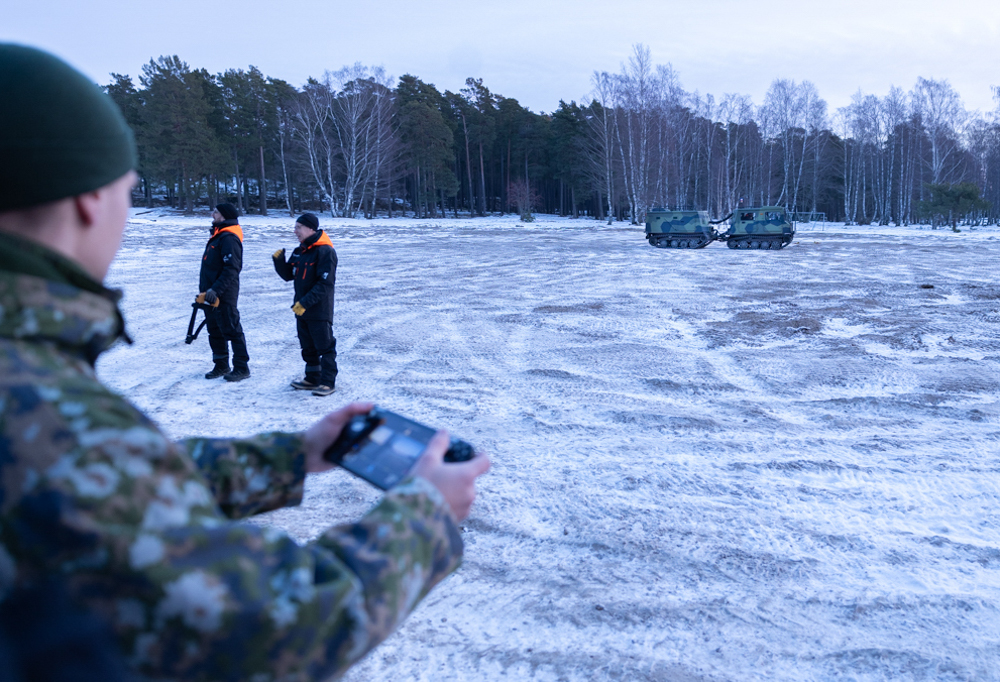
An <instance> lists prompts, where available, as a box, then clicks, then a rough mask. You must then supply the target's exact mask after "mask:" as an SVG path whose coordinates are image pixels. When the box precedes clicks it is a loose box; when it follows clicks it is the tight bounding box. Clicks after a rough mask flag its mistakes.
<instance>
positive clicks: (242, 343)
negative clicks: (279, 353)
mask: <svg viewBox="0 0 1000 682" xmlns="http://www.w3.org/2000/svg"><path fill="white" fill-rule="evenodd" d="M238 218H239V213H238V211H237V210H236V207H235V206H233V205H232V204H219V205H218V206H216V207H215V210H214V211H212V236H211V237H210V238H209V240H208V244H206V245H205V255H204V256H202V258H201V276H200V278H199V285H198V286H199V288H200V290H201V292H202V294H203V295H204V302H205V303H208V304H209V305H215V303H216V301H218V303H219V305H218V307H215V308H211V309H209V310H208V311H206V313H205V319H206V320H207V322H208V324H207V325H206V326H207V327H208V345H209V346H211V348H212V360H213V361H214V362H215V367H214V368H213V369H212V371H211V372H209V373H208V374H206V375H205V378H206V379H216V378H218V377H223V378H225V380H226V381H243V380H244V379H246V378H247V377H249V376H250V367H249V364H248V363H249V362H250V355H249V354H248V353H247V341H246V337H245V336H244V335H243V326H242V325H241V324H240V311H239V310H238V309H237V307H236V304H237V303H238V301H239V297H240V270H242V269H243V229H242V228H241V227H240V224H239V220H238ZM199 300H201V296H199ZM230 343H231V344H232V345H233V369H232V371H230V369H229V344H230Z"/></svg>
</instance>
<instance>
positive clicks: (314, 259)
mask: <svg viewBox="0 0 1000 682" xmlns="http://www.w3.org/2000/svg"><path fill="white" fill-rule="evenodd" d="M295 236H296V237H297V238H298V240H299V245H298V246H297V247H296V248H295V250H294V251H292V255H291V257H290V258H289V259H288V261H287V262H286V261H285V250H284V249H278V250H277V251H275V252H274V255H273V258H274V269H275V271H277V273H278V276H279V277H281V279H283V280H285V281H286V282H288V281H290V280H294V282H295V303H294V304H293V305H292V311H294V312H295V315H296V317H297V318H298V319H297V320H296V321H295V322H296V325H295V326H296V331H297V332H298V335H299V345H300V346H301V347H302V359H303V360H305V363H306V376H305V378H304V379H298V380H296V381H293V382H292V388H295V389H297V390H300V391H312V394H313V395H318V396H327V395H330V394H331V393H333V391H334V384H335V383H336V381H337V339H335V338H334V337H333V285H334V283H335V282H336V279H337V252H336V251H335V250H334V248H333V244H332V243H331V242H330V237H328V236H327V234H326V233H325V232H323V230H321V229H319V218H317V217H316V216H315V215H313V214H312V213H304V214H303V215H301V216H299V217H298V218H297V219H296V221H295Z"/></svg>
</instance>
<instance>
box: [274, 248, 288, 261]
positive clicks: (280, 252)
mask: <svg viewBox="0 0 1000 682" xmlns="http://www.w3.org/2000/svg"><path fill="white" fill-rule="evenodd" d="M271 258H273V259H274V260H278V259H281V260H285V250H284V249H278V250H277V251H275V252H274V253H272V254H271Z"/></svg>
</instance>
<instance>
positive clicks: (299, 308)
mask: <svg viewBox="0 0 1000 682" xmlns="http://www.w3.org/2000/svg"><path fill="white" fill-rule="evenodd" d="M305 311H306V309H305V308H304V307H302V304H301V303H299V302H298V301H296V302H295V305H293V306H292V312H293V313H295V314H296V315H297V316H299V317H301V316H302V313H304V312H305Z"/></svg>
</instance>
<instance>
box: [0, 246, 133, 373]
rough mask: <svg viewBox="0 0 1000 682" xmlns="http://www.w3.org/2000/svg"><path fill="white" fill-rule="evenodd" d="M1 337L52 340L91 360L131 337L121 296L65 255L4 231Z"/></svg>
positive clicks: (0, 270) (0, 260) (0, 276)
mask: <svg viewBox="0 0 1000 682" xmlns="http://www.w3.org/2000/svg"><path fill="white" fill-rule="evenodd" d="M0 250H2V251H3V252H4V256H2V257H0V338H8V339H12V340H19V341H28V342H34V343H54V344H57V345H58V346H60V347H61V349H62V350H63V352H67V353H69V354H71V355H77V356H79V357H82V358H83V359H85V360H86V361H87V362H88V363H90V364H91V365H93V364H94V362H95V361H96V360H97V356H98V355H100V354H101V353H102V352H104V351H105V350H107V349H108V348H110V347H111V346H112V345H113V344H114V343H115V342H116V341H117V340H118V339H119V338H123V339H125V340H127V341H129V342H131V340H130V339H129V338H128V336H127V335H126V334H125V322H124V319H123V318H122V314H121V311H120V310H119V309H118V301H119V300H120V299H121V293H120V292H118V291H113V290H111V289H106V288H105V287H103V286H102V285H101V284H99V283H97V282H96V281H94V280H93V279H92V278H90V277H89V276H88V275H87V274H86V273H84V272H83V271H82V270H81V269H80V268H79V267H78V266H76V265H75V264H74V263H72V262H71V261H69V260H67V259H65V258H63V257H62V256H60V255H58V254H56V253H54V252H52V251H49V250H48V249H45V248H44V247H41V246H38V245H35V244H32V243H30V242H27V241H25V240H21V239H18V238H16V237H11V236H10V235H0Z"/></svg>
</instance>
